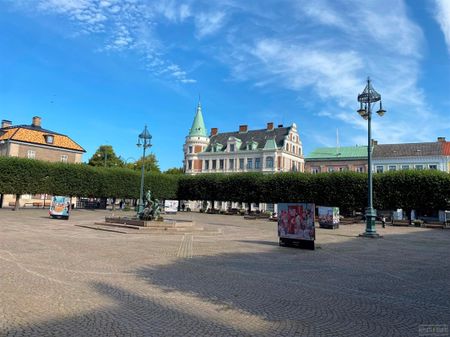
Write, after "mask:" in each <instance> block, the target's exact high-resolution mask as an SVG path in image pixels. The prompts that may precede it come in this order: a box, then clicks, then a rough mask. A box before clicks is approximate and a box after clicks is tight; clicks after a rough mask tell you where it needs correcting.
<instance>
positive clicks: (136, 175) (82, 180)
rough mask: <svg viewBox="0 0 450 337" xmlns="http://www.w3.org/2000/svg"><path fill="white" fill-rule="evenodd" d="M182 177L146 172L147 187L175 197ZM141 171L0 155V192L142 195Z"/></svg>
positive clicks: (101, 195)
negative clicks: (140, 190)
mask: <svg viewBox="0 0 450 337" xmlns="http://www.w3.org/2000/svg"><path fill="white" fill-rule="evenodd" d="M177 180H178V176H174V175H169V174H153V173H152V174H150V173H147V174H146V175H145V187H144V188H145V190H148V189H150V190H151V191H152V192H153V195H154V196H155V197H157V198H163V199H174V198H176V193H177ZM139 188H140V172H138V171H134V170H130V169H126V168H103V167H92V166H88V165H84V164H64V163H48V162H43V161H37V160H30V159H23V158H12V157H0V193H3V194H39V193H47V194H52V195H68V196H77V197H117V198H139Z"/></svg>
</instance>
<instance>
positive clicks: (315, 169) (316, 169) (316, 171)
mask: <svg viewBox="0 0 450 337" xmlns="http://www.w3.org/2000/svg"><path fill="white" fill-rule="evenodd" d="M311 173H314V174H316V173H320V168H319V167H312V168H311Z"/></svg>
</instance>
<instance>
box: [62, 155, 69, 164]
mask: <svg viewBox="0 0 450 337" xmlns="http://www.w3.org/2000/svg"><path fill="white" fill-rule="evenodd" d="M67 159H68V157H67V155H66V154H62V155H61V162H62V163H67Z"/></svg>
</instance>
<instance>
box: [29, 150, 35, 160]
mask: <svg viewBox="0 0 450 337" xmlns="http://www.w3.org/2000/svg"><path fill="white" fill-rule="evenodd" d="M27 158H28V159H35V158H36V151H33V150H28V152H27Z"/></svg>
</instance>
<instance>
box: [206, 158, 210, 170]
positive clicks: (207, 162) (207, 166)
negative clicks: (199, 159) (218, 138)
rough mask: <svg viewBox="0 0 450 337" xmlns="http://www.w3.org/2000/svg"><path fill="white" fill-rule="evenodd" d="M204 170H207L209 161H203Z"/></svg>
mask: <svg viewBox="0 0 450 337" xmlns="http://www.w3.org/2000/svg"><path fill="white" fill-rule="evenodd" d="M205 170H209V160H205Z"/></svg>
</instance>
